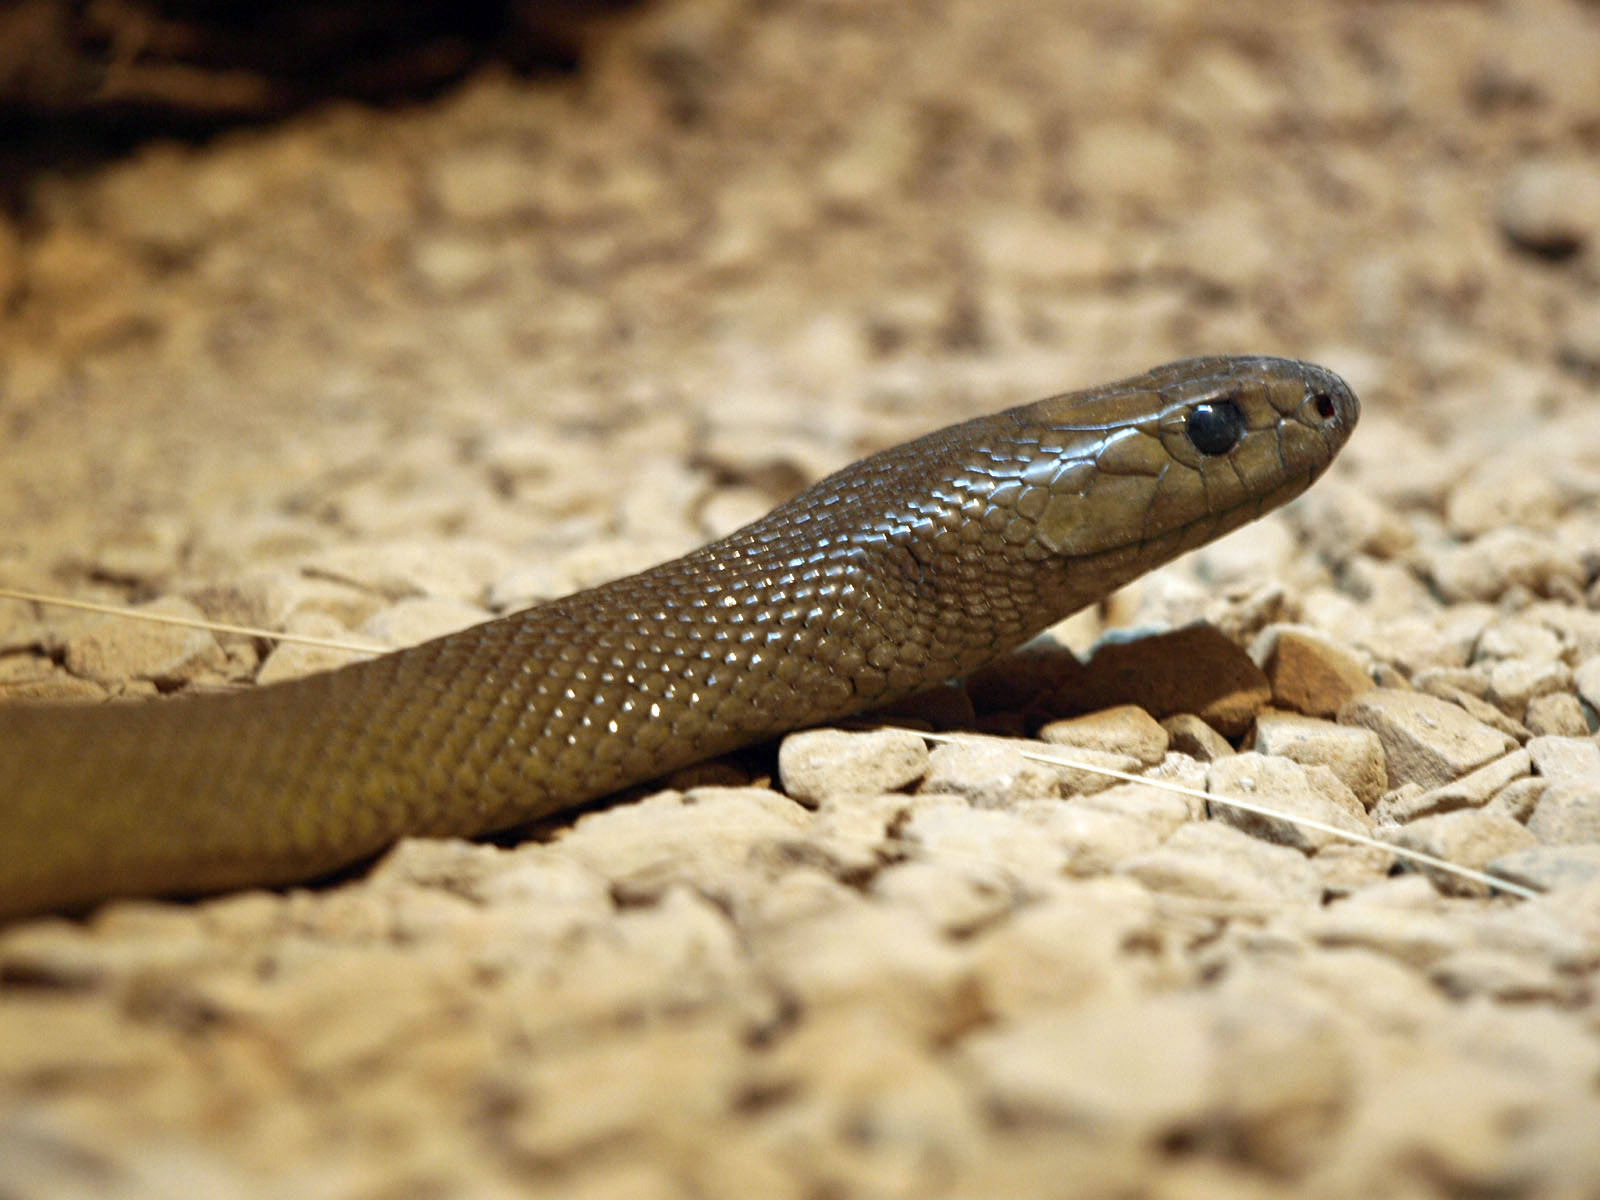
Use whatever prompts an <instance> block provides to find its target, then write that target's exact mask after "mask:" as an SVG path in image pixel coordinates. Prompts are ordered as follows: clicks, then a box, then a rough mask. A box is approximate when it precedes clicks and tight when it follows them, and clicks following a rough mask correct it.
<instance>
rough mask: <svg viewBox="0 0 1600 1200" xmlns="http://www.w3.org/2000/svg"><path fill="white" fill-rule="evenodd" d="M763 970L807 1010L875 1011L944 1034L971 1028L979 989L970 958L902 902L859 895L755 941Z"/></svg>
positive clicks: (923, 1032)
mask: <svg viewBox="0 0 1600 1200" xmlns="http://www.w3.org/2000/svg"><path fill="white" fill-rule="evenodd" d="M755 950H756V953H757V959H758V966H759V969H760V971H761V972H762V973H763V975H764V976H767V977H769V978H770V979H772V981H773V982H774V984H775V985H776V986H779V987H781V988H782V989H783V990H784V991H785V992H786V993H788V994H790V995H792V996H793V997H794V999H795V1002H796V1003H797V1004H799V1005H800V1006H801V1007H802V1008H803V1010H804V1011H805V1012H806V1013H807V1019H808V1020H814V1019H816V1018H817V1014H818V1013H819V1012H824V1011H845V1010H851V1009H856V1010H859V1009H864V1008H865V1009H876V1010H878V1011H881V1012H883V1013H885V1014H887V1015H888V1017H889V1018H890V1019H891V1020H892V1021H893V1023H894V1024H895V1025H896V1027H898V1028H905V1029H910V1030H913V1031H916V1033H917V1034H918V1035H919V1036H921V1037H924V1038H927V1039H929V1040H935V1041H937V1040H941V1039H944V1038H948V1037H951V1036H953V1035H954V1033H955V1032H956V1031H957V1030H962V1029H967V1028H970V1027H971V1026H972V1024H973V1022H974V1021H975V1020H976V1019H977V1017H978V1015H979V1014H978V1012H977V1000H978V990H977V985H976V978H975V975H974V972H973V968H972V965H971V960H970V957H969V956H968V955H966V954H963V953H961V952H960V951H958V950H957V949H956V948H955V947H954V946H952V945H951V944H950V942H949V941H948V940H947V939H946V938H945V936H944V935H943V934H941V933H939V932H938V931H937V930H936V929H934V927H933V926H932V925H931V924H930V923H928V922H926V921H924V920H921V919H920V918H919V917H918V915H917V914H916V913H914V912H912V911H911V910H909V909H907V908H904V907H902V906H899V905H895V906H890V905H886V904H870V903H867V902H865V901H858V902H856V903H855V904H852V905H850V906H849V907H846V908H843V909H835V910H832V911H829V912H827V913H825V914H823V915H822V916H819V917H813V918H811V919H802V920H799V921H796V922H793V923H791V924H789V925H785V926H782V927H780V928H777V929H774V930H772V931H771V932H770V933H769V934H768V935H767V936H766V937H764V938H763V939H762V940H761V941H760V942H759V943H758V944H757V945H756V947H755Z"/></svg>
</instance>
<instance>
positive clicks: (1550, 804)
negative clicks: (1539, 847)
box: [1528, 774, 1600, 846]
mask: <svg viewBox="0 0 1600 1200" xmlns="http://www.w3.org/2000/svg"><path fill="white" fill-rule="evenodd" d="M1528 832H1529V833H1531V834H1533V835H1534V837H1536V838H1538V839H1539V840H1540V841H1541V842H1543V843H1545V844H1546V845H1547V846H1548V845H1566V846H1576V845H1591V844H1592V845H1600V774H1596V775H1593V776H1590V777H1589V778H1588V779H1583V780H1565V781H1558V782H1555V783H1552V784H1551V785H1550V786H1549V787H1548V788H1546V789H1545V791H1544V794H1543V795H1541V796H1540V797H1539V802H1538V804H1536V805H1535V806H1534V809H1533V814H1532V815H1531V816H1530V817H1529V818H1528Z"/></svg>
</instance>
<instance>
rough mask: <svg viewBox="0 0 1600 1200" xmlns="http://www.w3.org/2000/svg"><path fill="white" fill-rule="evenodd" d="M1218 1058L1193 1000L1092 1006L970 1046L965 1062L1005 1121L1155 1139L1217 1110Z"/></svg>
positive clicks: (1031, 1018) (1023, 1021) (1029, 1021)
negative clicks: (1098, 1127)
mask: <svg viewBox="0 0 1600 1200" xmlns="http://www.w3.org/2000/svg"><path fill="white" fill-rule="evenodd" d="M1219 1050H1220V1046H1219V1045H1218V1043H1217V1041H1216V1039H1215V1038H1214V1036H1213V1034H1212V1031H1211V1029H1210V1021H1209V1019H1208V1013H1207V1008H1206V1005H1205V1003H1204V1001H1203V1000H1202V999H1201V998H1200V997H1199V996H1195V995H1168V996H1153V997H1139V998H1137V999H1134V1000H1132V1001H1127V1000H1122V999H1109V998H1108V999H1104V1000H1100V999H1096V1000H1090V1001H1088V1002H1086V1003H1084V1004H1082V1005H1079V1006H1077V1007H1073V1008H1066V1009H1058V1010H1054V1011H1051V1012H1047V1013H1039V1014H1037V1015H1026V1016H1022V1017H1019V1018H1018V1019H1016V1020H1014V1021H1011V1022H1008V1023H1006V1024H1005V1025H1003V1026H1001V1027H999V1028H996V1029H993V1030H988V1031H985V1032H982V1033H979V1034H975V1035H974V1036H972V1037H970V1038H967V1039H965V1040H964V1042H963V1043H962V1047H961V1054H962V1058H963V1059H964V1060H965V1062H966V1063H967V1064H968V1067H969V1069H970V1070H971V1071H972V1073H973V1075H974V1077H975V1079H976V1081H977V1083H978V1086H979V1088H980V1089H981V1091H982V1093H983V1096H984V1099H985V1101H986V1103H988V1104H989V1105H991V1106H993V1108H994V1109H995V1110H996V1111H997V1112H998V1113H1000V1114H1001V1115H1002V1116H1003V1117H1004V1118H1005V1119H1006V1120H1008V1121H1010V1122H1019V1123H1027V1124H1035V1123H1043V1124H1045V1125H1047V1126H1064V1127H1066V1128H1073V1127H1081V1126H1082V1125H1083V1124H1084V1123H1085V1122H1089V1123H1092V1124H1104V1125H1109V1126H1110V1127H1111V1128H1112V1129H1114V1130H1116V1131H1117V1133H1118V1136H1119V1137H1125V1138H1133V1139H1136V1140H1138V1141H1149V1140H1159V1139H1160V1138H1161V1137H1162V1136H1163V1135H1165V1134H1168V1133H1170V1132H1172V1131H1174V1130H1176V1129H1181V1128H1185V1127H1189V1126H1190V1125H1191V1124H1192V1123H1193V1122H1195V1121H1199V1120H1201V1119H1202V1118H1203V1116H1204V1114H1205V1113H1206V1112H1208V1111H1209V1109H1210V1106H1211V1105H1212V1104H1213V1103H1214V1102H1215V1099H1216V1096H1215V1092H1214V1090H1213V1089H1214V1080H1215V1078H1216V1073H1217V1056H1218V1053H1219Z"/></svg>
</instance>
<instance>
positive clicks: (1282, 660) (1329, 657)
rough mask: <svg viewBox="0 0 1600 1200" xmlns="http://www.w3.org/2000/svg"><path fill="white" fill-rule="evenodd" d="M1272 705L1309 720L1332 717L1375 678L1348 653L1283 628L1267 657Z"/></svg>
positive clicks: (1274, 639) (1370, 685) (1303, 633)
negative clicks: (1307, 717) (1301, 715)
mask: <svg viewBox="0 0 1600 1200" xmlns="http://www.w3.org/2000/svg"><path fill="white" fill-rule="evenodd" d="M1265 667H1266V673H1267V679H1268V680H1270V681H1271V684H1272V702H1273V703H1274V704H1276V705H1278V706H1279V707H1281V708H1287V709H1289V710H1290V711H1292V712H1297V713H1304V714H1305V715H1306V716H1310V717H1332V716H1334V715H1335V714H1337V713H1338V711H1339V709H1340V708H1341V707H1342V706H1343V705H1344V704H1345V703H1346V702H1347V701H1348V700H1349V699H1350V698H1351V697H1352V696H1355V695H1359V694H1360V693H1361V692H1364V691H1366V690H1367V689H1368V688H1370V687H1372V686H1373V684H1372V677H1371V676H1370V675H1368V674H1367V669H1366V667H1365V666H1363V665H1362V663H1361V661H1360V660H1359V659H1357V658H1356V657H1355V656H1354V655H1352V654H1350V653H1349V652H1348V651H1345V650H1341V649H1339V648H1338V647H1336V646H1333V645H1330V644H1329V643H1327V642H1325V641H1323V640H1322V639H1321V638H1319V637H1316V636H1314V635H1312V634H1309V633H1305V632H1302V631H1300V630H1296V629H1283V630H1281V631H1280V632H1279V633H1278V634H1277V636H1276V637H1274V638H1273V639H1272V640H1271V648H1270V650H1268V651H1267V655H1266V663H1265Z"/></svg>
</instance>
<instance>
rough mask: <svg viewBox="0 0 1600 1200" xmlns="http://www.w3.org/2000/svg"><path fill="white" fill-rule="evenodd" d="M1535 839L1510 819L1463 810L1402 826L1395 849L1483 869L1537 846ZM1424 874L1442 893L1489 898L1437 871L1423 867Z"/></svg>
mask: <svg viewBox="0 0 1600 1200" xmlns="http://www.w3.org/2000/svg"><path fill="white" fill-rule="evenodd" d="M1536 840H1537V839H1535V837H1534V835H1533V834H1532V833H1530V832H1528V830H1527V829H1525V828H1523V827H1522V826H1521V825H1519V824H1517V822H1515V821H1513V820H1512V819H1511V818H1510V817H1506V816H1502V815H1501V814H1499V813H1493V812H1485V811H1483V810H1482V809H1471V808H1469V809H1462V810H1460V811H1459V812H1452V813H1443V814H1441V815H1440V816H1437V817H1422V818H1419V819H1418V820H1416V821H1413V822H1411V824H1409V825H1403V826H1401V827H1400V829H1399V830H1398V831H1397V832H1396V833H1395V835H1394V842H1395V844H1396V845H1399V846H1404V847H1406V848H1407V849H1409V850H1420V851H1422V852H1423V853H1424V854H1431V855H1433V856H1434V857H1435V858H1442V859H1444V861H1446V862H1449V863H1454V864H1456V865H1457V866H1462V867H1471V868H1473V869H1475V870H1478V869H1482V868H1483V867H1484V866H1486V865H1487V864H1488V863H1489V862H1490V860H1491V859H1495V858H1498V857H1499V856H1500V855H1502V854H1509V853H1510V852H1511V851H1513V850H1521V849H1523V848H1524V847H1526V846H1531V845H1534V844H1535V843H1536ZM1416 869H1418V870H1420V871H1422V872H1423V873H1424V874H1426V875H1427V876H1428V877H1429V878H1430V879H1432V880H1433V881H1434V883H1435V884H1436V885H1437V886H1438V888H1439V890H1440V891H1442V892H1445V893H1447V894H1450V895H1456V896H1487V895H1488V894H1489V888H1488V886H1487V885H1485V884H1482V883H1479V882H1478V881H1477V880H1473V879H1464V878H1462V877H1461V876H1459V875H1455V874H1452V873H1450V872H1447V871H1443V870H1441V869H1440V868H1438V867H1434V866H1429V865H1427V864H1422V865H1420V866H1419V867H1417V868H1416Z"/></svg>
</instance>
